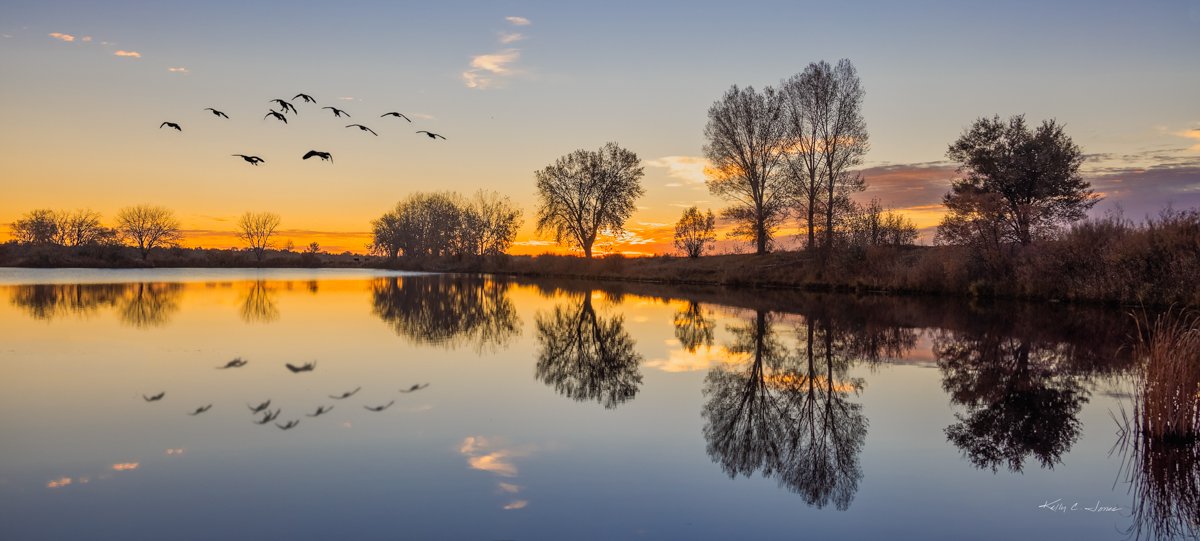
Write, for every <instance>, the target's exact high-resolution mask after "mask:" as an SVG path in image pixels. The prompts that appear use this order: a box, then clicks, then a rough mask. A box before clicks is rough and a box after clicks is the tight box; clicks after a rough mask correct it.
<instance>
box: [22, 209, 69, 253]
mask: <svg viewBox="0 0 1200 541" xmlns="http://www.w3.org/2000/svg"><path fill="white" fill-rule="evenodd" d="M58 234H59V233H58V219H57V216H56V214H55V212H54V211H53V210H50V209H36V210H31V211H29V212H27V213H25V216H22V217H21V218H20V219H18V220H17V221H15V222H13V223H12V236H13V238H14V239H16V241H17V242H19V243H21V244H33V245H50V244H55V239H56V238H57V237H58Z"/></svg>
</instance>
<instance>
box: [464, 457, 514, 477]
mask: <svg viewBox="0 0 1200 541" xmlns="http://www.w3.org/2000/svg"><path fill="white" fill-rule="evenodd" d="M507 459H508V454H507V453H505V452H503V451H496V452H494V453H488V454H486V455H483V456H473V457H470V458H468V459H467V464H470V466H471V467H472V468H475V469H477V470H483V471H488V472H492V473H494V474H496V475H503V476H504V477H516V475H517V466H516V465H515V464H513V463H512V462H508V461H507Z"/></svg>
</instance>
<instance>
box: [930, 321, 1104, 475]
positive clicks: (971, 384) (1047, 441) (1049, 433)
mask: <svg viewBox="0 0 1200 541" xmlns="http://www.w3.org/2000/svg"><path fill="white" fill-rule="evenodd" d="M933 350H934V355H936V356H937V358H938V366H939V368H941V370H942V378H943V380H942V386H943V388H945V389H946V391H948V392H949V393H950V398H951V400H952V401H953V402H954V403H956V404H961V405H963V406H966V408H967V411H966V414H965V415H964V414H961V413H960V414H955V418H957V419H958V422H957V423H955V424H953V425H951V426H949V427H947V428H946V436H947V438H948V439H949V440H950V441H951V442H953V443H954V444H955V445H956V446H958V447H959V448H960V449H962V450H963V452H964V453H965V454H966V456H967V457H968V458H970V460H971V462H972V463H974V464H975V465H976V466H978V467H980V468H991V469H992V470H993V471H995V470H996V469H997V468H998V467H999V466H1000V465H1006V466H1007V467H1008V469H1009V470H1011V471H1014V472H1019V471H1021V470H1022V468H1023V466H1024V462H1025V458H1026V457H1028V456H1031V455H1032V456H1033V457H1034V458H1036V459H1037V460H1038V462H1040V463H1041V465H1042V467H1044V468H1052V467H1054V465H1055V464H1057V463H1059V462H1060V460H1061V458H1060V457H1061V456H1062V454H1063V453H1065V452H1066V451H1067V450H1069V449H1070V448H1071V445H1073V444H1074V443H1075V440H1076V439H1078V437H1079V429H1080V423H1079V420H1078V419H1077V418H1076V416H1077V415H1078V413H1079V410H1080V409H1081V408H1082V406H1083V403H1084V402H1086V401H1087V392H1086V391H1085V390H1084V389H1083V386H1082V385H1081V384H1080V382H1079V380H1078V378H1077V377H1076V376H1074V375H1073V374H1071V373H1070V372H1069V370H1068V369H1067V366H1066V365H1067V363H1068V359H1069V357H1070V352H1069V348H1067V347H1065V346H1060V345H1053V346H1043V345H1040V344H1037V343H1035V342H1033V341H1031V340H1026V339H1021V338H1014V337H1009V336H1002V335H1001V334H999V333H995V332H984V333H967V334H962V335H957V336H955V335H951V334H948V333H947V334H943V335H941V336H939V337H938V338H936V339H935V340H934V349H933Z"/></svg>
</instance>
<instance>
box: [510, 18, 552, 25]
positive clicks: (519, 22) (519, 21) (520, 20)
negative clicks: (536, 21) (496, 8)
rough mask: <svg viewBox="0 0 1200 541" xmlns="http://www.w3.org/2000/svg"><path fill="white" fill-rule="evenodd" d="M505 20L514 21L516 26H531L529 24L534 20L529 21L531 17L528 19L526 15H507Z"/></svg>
mask: <svg viewBox="0 0 1200 541" xmlns="http://www.w3.org/2000/svg"><path fill="white" fill-rule="evenodd" d="M504 20H506V21H508V22H509V23H512V24H513V25H514V26H529V25H531V24H533V23H532V22H530V21H529V19H526V18H525V17H505V18H504ZM551 26H553V25H551Z"/></svg>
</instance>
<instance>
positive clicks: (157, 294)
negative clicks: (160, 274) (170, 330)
mask: <svg viewBox="0 0 1200 541" xmlns="http://www.w3.org/2000/svg"><path fill="white" fill-rule="evenodd" d="M182 295H183V284H178V283H167V282H155V283H138V284H129V287H128V289H126V291H125V295H124V296H122V297H121V300H120V306H119V307H118V311H119V313H120V315H121V321H124V322H125V323H128V324H130V325H133V326H134V327H158V326H160V325H165V324H166V323H167V322H168V321H170V320H171V315H172V314H174V313H175V312H178V311H179V298H180V296H182Z"/></svg>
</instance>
